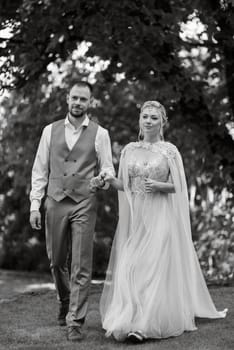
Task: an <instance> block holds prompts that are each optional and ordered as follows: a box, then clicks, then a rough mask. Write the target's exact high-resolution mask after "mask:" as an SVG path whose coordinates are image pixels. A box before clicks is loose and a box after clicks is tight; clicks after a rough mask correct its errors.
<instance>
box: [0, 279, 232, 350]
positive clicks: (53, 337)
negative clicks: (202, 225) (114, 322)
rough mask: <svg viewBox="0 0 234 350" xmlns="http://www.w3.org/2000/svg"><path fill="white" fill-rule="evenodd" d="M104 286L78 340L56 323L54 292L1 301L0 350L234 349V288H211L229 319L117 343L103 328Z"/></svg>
mask: <svg viewBox="0 0 234 350" xmlns="http://www.w3.org/2000/svg"><path fill="white" fill-rule="evenodd" d="M101 289H102V286H100V285H93V286H92V289H91V294H90V307H89V313H88V316H87V321H86V324H85V326H84V333H85V339H84V340H83V341H82V342H79V343H71V342H68V341H67V340H66V327H59V326H57V324H56V316H57V307H58V305H57V301H56V295H55V291H39V292H30V293H24V294H21V295H19V296H17V297H15V298H14V299H13V300H6V301H4V302H2V303H1V304H0V350H8V349H10V350H13V349H14V350H15V349H17V350H18V349H22V350H29V349H32V350H34V349H38V350H39V349H46V350H47V349H48V350H60V349H66V350H73V349H74V350H75V349H76V350H77V349H79V350H99V349H102V350H110V349H111V350H112V349H119V350H121V349H125V350H130V349H133V347H135V348H137V349H145V350H157V349H160V350H177V349H178V350H226V349H230V350H233V349H234V287H222V288H211V289H210V291H211V294H212V297H213V299H214V301H215V304H216V306H217V308H218V309H219V310H222V309H224V308H225V307H227V308H228V309H229V312H228V316H227V318H226V319H219V320H207V319H205V320H204V319H203V320H201V319H199V320H197V322H196V323H197V326H198V330H197V331H195V332H186V333H184V334H183V335H181V336H180V337H176V338H169V339H165V340H156V341H147V342H145V343H144V344H141V345H132V344H126V343H117V342H116V341H114V339H112V338H108V339H107V338H105V335H104V332H103V330H102V329H101V322H100V316H99V311H98V302H99V298H100V293H101Z"/></svg>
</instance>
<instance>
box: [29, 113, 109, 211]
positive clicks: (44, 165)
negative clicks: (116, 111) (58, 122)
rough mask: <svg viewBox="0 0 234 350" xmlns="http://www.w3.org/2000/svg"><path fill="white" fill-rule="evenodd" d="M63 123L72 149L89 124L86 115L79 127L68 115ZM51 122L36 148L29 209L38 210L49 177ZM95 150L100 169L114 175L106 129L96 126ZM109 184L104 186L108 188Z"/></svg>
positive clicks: (67, 141) (69, 146)
mask: <svg viewBox="0 0 234 350" xmlns="http://www.w3.org/2000/svg"><path fill="white" fill-rule="evenodd" d="M64 125H65V140H66V143H67V146H68V148H69V150H72V148H73V147H74V145H75V144H76V142H77V141H78V139H79V137H80V135H81V133H82V131H83V128H84V127H86V126H88V125H89V118H88V116H86V117H85V119H84V121H83V123H82V124H81V126H80V127H79V128H75V127H74V126H73V125H72V124H71V123H70V121H69V119H68V116H67V117H66V118H65V121H64ZM51 130H52V124H49V125H47V126H46V127H45V128H44V130H43V132H42V136H41V139H40V143H39V146H38V149H37V154H36V157H35V161H34V164H33V169H32V183H31V185H32V189H31V192H30V201H31V208H30V210H31V211H33V210H39V208H40V206H41V200H42V198H43V197H44V195H45V188H46V186H47V184H48V179H49V150H50V141H51ZM95 150H96V153H97V159H98V163H99V168H100V171H105V172H107V173H109V174H111V175H115V170H114V167H113V163H112V153H111V143H110V137H109V133H108V131H107V130H106V129H104V128H102V127H101V126H100V125H99V126H98V129H97V133H96V139H95ZM108 187H109V186H106V185H105V186H104V188H108Z"/></svg>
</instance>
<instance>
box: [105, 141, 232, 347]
mask: <svg viewBox="0 0 234 350" xmlns="http://www.w3.org/2000/svg"><path fill="white" fill-rule="evenodd" d="M119 177H120V178H122V180H123V183H124V192H119V222H118V227H117V231H116V234H115V238H114V242H113V246H112V251H111V257H110V262H109V266H108V269H107V274H106V281H105V284H104V290H103V293H102V296H101V302H100V311H101V318H102V325H103V328H104V329H105V330H106V335H107V336H110V335H113V336H114V337H115V338H116V339H117V340H124V339H125V338H126V336H127V334H128V333H129V332H130V331H137V330H140V331H142V332H143V334H144V335H145V336H146V337H147V338H167V337H170V336H178V335H180V334H181V333H183V332H184V331H193V330H195V329H196V325H195V322H194V319H195V317H196V316H197V317H208V318H220V317H225V315H226V311H227V310H224V311H222V312H218V311H217V310H216V308H215V306H214V304H213V301H212V299H211V297H210V294H209V291H208V289H207V286H206V283H205V280H204V278H203V275H202V272H201V269H200V265H199V262H198V259H197V256H196V252H195V249H194V246H193V242H192V237H191V228H190V218H189V206H188V196H187V186H186V181H185V175H184V170H183V163H182V160H181V157H180V154H179V152H178V150H177V148H176V147H175V146H174V145H172V144H171V143H168V142H164V141H160V142H158V143H156V144H149V143H146V142H135V143H130V144H129V145H127V146H126V147H125V148H124V150H123V152H122V156H121V161H120V170H119ZM146 177H149V178H151V179H155V180H157V181H161V182H166V181H168V180H169V181H171V182H173V184H174V186H175V190H176V192H175V193H172V194H166V193H162V192H158V193H150V194H149V193H145V192H144V184H143V183H144V178H146Z"/></svg>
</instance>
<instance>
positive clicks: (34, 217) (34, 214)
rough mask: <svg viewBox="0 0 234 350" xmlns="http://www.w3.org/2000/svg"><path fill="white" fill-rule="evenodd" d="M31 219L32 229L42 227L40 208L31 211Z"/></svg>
mask: <svg viewBox="0 0 234 350" xmlns="http://www.w3.org/2000/svg"><path fill="white" fill-rule="evenodd" d="M29 221H30V224H31V227H32V229H34V230H40V229H41V213H40V212H39V211H38V210H33V211H31V213H30V219H29Z"/></svg>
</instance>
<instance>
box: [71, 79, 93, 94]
mask: <svg viewBox="0 0 234 350" xmlns="http://www.w3.org/2000/svg"><path fill="white" fill-rule="evenodd" d="M74 86H81V87H87V88H88V89H89V91H90V94H92V92H93V87H92V85H91V84H90V83H88V82H87V81H83V80H75V81H73V82H71V84H70V85H69V87H68V94H69V92H70V91H71V89H72V88H73V87H74Z"/></svg>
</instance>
